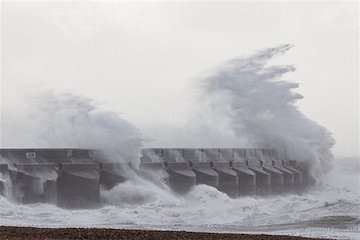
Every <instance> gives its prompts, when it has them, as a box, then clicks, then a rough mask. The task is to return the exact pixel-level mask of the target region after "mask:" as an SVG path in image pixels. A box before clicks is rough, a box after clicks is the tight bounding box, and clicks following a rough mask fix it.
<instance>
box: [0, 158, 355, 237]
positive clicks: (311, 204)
mask: <svg viewBox="0 0 360 240" xmlns="http://www.w3.org/2000/svg"><path fill="white" fill-rule="evenodd" d="M358 160H359V159H353V160H345V159H341V160H337V161H335V166H334V168H333V170H332V171H331V172H329V173H328V174H326V175H325V176H324V177H323V178H322V179H321V182H320V183H319V184H318V185H316V186H314V187H312V188H311V189H309V190H308V191H307V192H305V193H302V194H295V193H289V194H284V195H274V196H267V197H242V198H237V199H231V198H229V197H228V196H227V195H226V194H224V193H222V192H219V191H217V190H216V189H214V188H212V187H209V186H205V185H199V186H196V187H195V188H194V189H193V190H192V191H191V192H189V193H188V194H187V195H184V196H178V195H176V194H174V193H172V192H171V191H170V190H168V189H167V188H166V186H161V185H157V184H154V183H152V182H148V181H145V180H137V181H129V182H126V183H123V184H119V185H118V186H116V187H115V188H113V189H112V190H111V191H103V192H102V198H103V201H104V206H103V207H101V208H98V209H91V210H66V209H61V208H58V207H56V206H54V205H49V204H40V203H39V204H31V205H19V204H16V203H13V202H11V201H9V200H7V199H5V198H3V197H2V198H0V225H15V226H37V227H97V228H101V227H109V228H128V229H163V230H165V229H171V230H188V231H207V232H248V233H254V232H256V233H271V234H288V235H301V236H312V237H332V238H337V239H359V237H360V182H359V176H360V168H359V162H358Z"/></svg>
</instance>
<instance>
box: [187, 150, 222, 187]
mask: <svg viewBox="0 0 360 240" xmlns="http://www.w3.org/2000/svg"><path fill="white" fill-rule="evenodd" d="M182 154H183V158H184V160H185V161H187V162H189V163H190V166H191V168H192V170H193V172H194V173H195V175H196V184H206V185H209V186H212V187H215V188H218V187H219V174H218V173H217V172H216V171H215V170H214V169H213V168H212V167H211V163H210V162H207V161H206V159H205V156H204V154H205V153H204V151H203V150H201V149H184V150H183V151H182Z"/></svg>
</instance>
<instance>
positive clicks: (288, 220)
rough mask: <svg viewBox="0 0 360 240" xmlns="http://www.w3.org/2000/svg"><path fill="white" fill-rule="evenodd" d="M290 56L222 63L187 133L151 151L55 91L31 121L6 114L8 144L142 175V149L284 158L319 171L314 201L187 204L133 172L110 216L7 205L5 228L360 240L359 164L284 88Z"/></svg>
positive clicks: (291, 197)
mask: <svg viewBox="0 0 360 240" xmlns="http://www.w3.org/2000/svg"><path fill="white" fill-rule="evenodd" d="M290 48H291V46H289V45H281V46H279V47H276V48H270V49H264V50H261V51H259V52H257V53H255V54H254V55H252V56H249V57H245V58H236V59H233V60H230V61H228V62H226V63H224V65H222V66H220V67H219V68H218V69H216V70H215V71H214V72H213V73H212V74H210V75H209V76H207V77H206V78H205V79H203V80H202V81H201V90H202V94H201V97H200V98H199V102H198V105H199V109H201V111H200V110H199V111H195V112H194V113H193V116H192V117H191V118H190V121H189V123H188V124H187V125H186V127H185V128H184V129H178V130H177V131H172V130H173V129H171V128H169V132H171V133H172V136H168V135H166V134H168V133H166V134H162V133H160V134H158V135H156V136H145V139H146V138H147V137H152V138H153V139H154V142H150V143H149V142H146V141H145V142H144V141H143V140H142V139H143V137H144V136H142V133H140V132H139V130H138V129H137V128H136V127H135V126H133V125H132V124H131V123H129V122H128V121H126V120H124V119H123V118H121V117H120V116H119V115H117V114H115V113H112V112H109V111H105V110H103V109H102V108H101V106H99V105H97V104H95V103H94V101H93V100H91V99H87V98H84V97H79V96H75V95H72V94H55V93H54V92H51V91H47V92H42V93H40V94H36V95H35V97H34V96H33V97H31V98H28V99H27V100H26V101H24V105H25V106H26V111H23V112H8V111H11V109H9V108H5V109H7V111H6V112H4V114H3V115H4V116H3V122H2V126H1V127H2V141H1V144H2V146H3V147H72V148H95V149H101V150H103V151H104V152H105V153H107V155H106V156H107V159H108V160H111V161H119V162H123V163H133V166H135V167H136V166H138V164H139V155H140V148H141V147H142V146H143V145H145V146H151V145H152V144H153V145H157V146H177V147H189V146H197V147H266V148H276V149H277V150H278V153H279V155H280V157H283V158H291V159H296V160H301V161H309V162H310V163H312V169H313V173H314V175H316V176H318V184H317V185H316V186H314V187H313V188H312V189H310V190H309V191H308V192H306V193H304V194H301V195H298V194H295V193H290V194H286V195H277V196H269V197H243V198H238V199H231V198H229V197H228V196H227V195H226V194H224V193H221V192H219V191H218V190H216V189H214V188H212V187H209V186H196V187H195V188H194V189H193V190H192V191H191V192H190V193H188V194H187V195H185V196H179V195H177V194H175V193H173V192H172V191H171V190H170V189H169V188H168V187H167V186H166V185H165V184H164V183H163V182H162V180H161V179H162V178H161V176H158V175H155V176H152V177H151V178H146V179H145V178H143V177H140V176H138V175H137V174H136V172H131V173H129V176H130V178H129V180H128V181H127V182H125V183H121V184H119V185H118V186H116V187H115V188H113V189H112V190H110V191H102V192H101V198H102V200H103V202H104V206H103V207H102V208H99V209H95V210H65V209H60V208H57V207H55V206H53V205H48V204H32V205H17V204H16V203H13V202H12V201H10V200H9V199H6V198H4V197H1V196H0V225H33V226H49V227H59V226H68V227H73V226H83V227H115V228H123V227H127V228H160V229H189V230H206V231H272V232H278V233H287V232H289V233H291V234H296V233H297V232H299V229H305V228H312V229H314V231H313V232H312V233H313V234H314V235H316V236H337V234H338V235H340V236H347V237H350V238H351V237H352V234H357V233H358V232H359V221H360V220H359V218H360V213H359V211H360V192H359V189H360V186H359V177H358V176H359V174H360V168H359V167H358V160H359V159H355V160H352V161H342V160H341V159H337V160H336V161H333V157H332V154H331V147H332V146H333V144H334V143H335V141H334V139H333V138H332V137H331V134H330V133H329V132H328V131H327V130H326V129H325V128H324V127H322V126H320V125H319V124H317V123H316V122H314V121H313V120H310V119H308V118H307V117H306V116H305V115H304V114H303V113H301V112H300V111H299V109H298V108H297V106H296V102H297V101H298V100H299V99H301V98H302V96H300V95H299V94H297V93H295V92H294V91H293V90H294V89H295V88H297V87H298V85H297V84H296V83H291V82H288V81H284V80H283V79H282V77H283V76H284V74H286V73H289V72H292V71H294V70H295V68H294V67H292V66H269V61H270V60H271V59H272V58H273V57H275V56H277V55H280V54H284V53H285V52H286V51H288V50H289V49H290ZM174 129H175V128H174ZM5 161H6V160H5ZM332 162H333V163H334V167H333V170H331V171H329V170H330V166H331V163H332ZM352 164H353V165H354V166H357V167H355V168H354V167H349V166H352ZM349 169H350V170H349ZM163 174H165V173H163ZM0 178H1V176H0ZM334 179H336V181H334ZM329 217H330V218H331V219H334V220H333V221H330V220H331V219H330V220H329V219H328V218H329ZM344 219H345V220H344ZM319 228H320V230H319ZM321 229H323V230H321ZM325 229H332V230H331V231H329V230H327V231H325ZM347 229H350V230H349V231H348V232H346V234H345V233H343V231H347Z"/></svg>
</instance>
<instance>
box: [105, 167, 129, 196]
mask: <svg viewBox="0 0 360 240" xmlns="http://www.w3.org/2000/svg"><path fill="white" fill-rule="evenodd" d="M125 169H126V166H124V164H121V163H100V185H101V187H103V188H104V189H106V190H110V189H112V188H113V187H115V186H116V185H118V184H119V183H123V182H125V181H126V177H125V172H124V171H126V170H125Z"/></svg>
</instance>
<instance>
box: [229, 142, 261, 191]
mask: <svg viewBox="0 0 360 240" xmlns="http://www.w3.org/2000/svg"><path fill="white" fill-rule="evenodd" d="M222 152H223V157H224V158H229V157H230V155H232V158H231V159H232V161H231V168H232V169H233V170H234V171H236V173H237V175H238V177H239V194H240V196H243V195H254V194H256V174H255V172H254V171H252V170H250V169H249V167H248V166H247V164H246V152H245V150H243V149H230V150H222ZM226 152H227V153H226ZM226 155H227V156H226Z"/></svg>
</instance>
